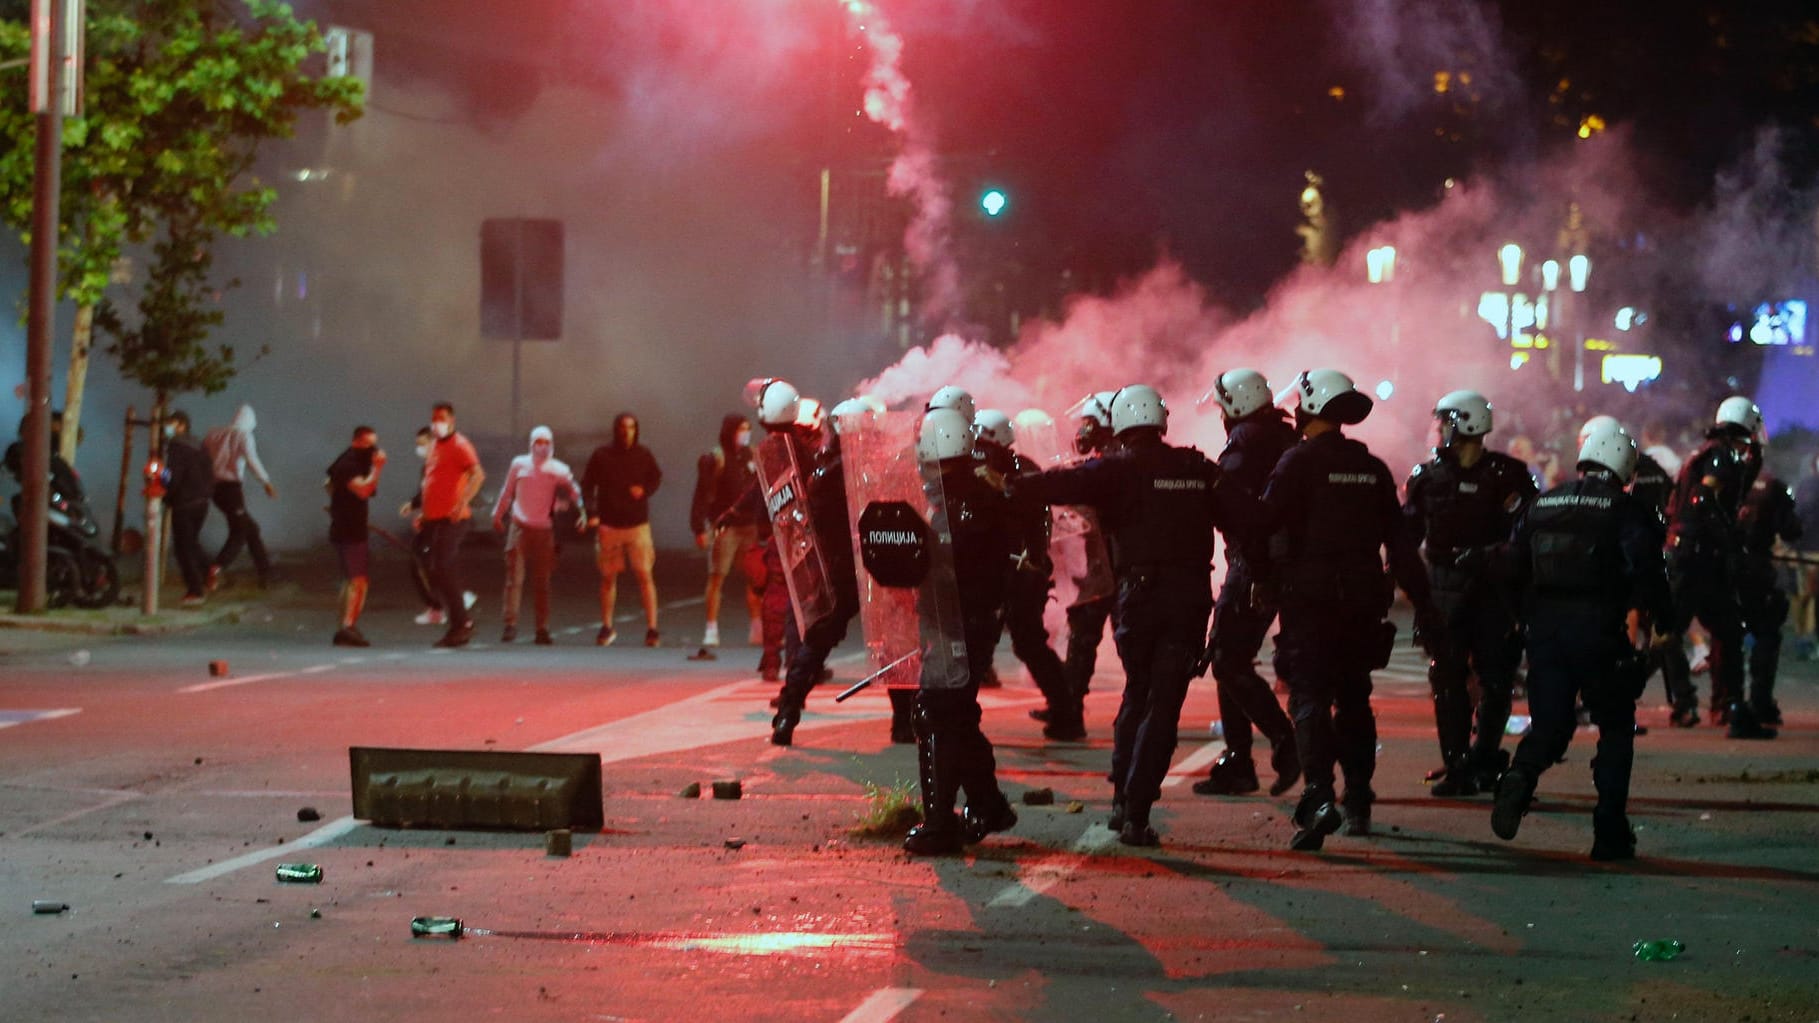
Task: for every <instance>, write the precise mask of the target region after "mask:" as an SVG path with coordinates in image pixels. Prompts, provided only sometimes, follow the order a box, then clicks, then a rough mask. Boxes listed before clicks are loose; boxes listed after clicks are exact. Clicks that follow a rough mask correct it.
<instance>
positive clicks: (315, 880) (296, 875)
mask: <svg viewBox="0 0 1819 1023" xmlns="http://www.w3.org/2000/svg"><path fill="white" fill-rule="evenodd" d="M278 880H280V881H284V882H287V883H289V884H321V883H322V868H321V867H319V866H317V865H316V864H314V863H280V864H278Z"/></svg>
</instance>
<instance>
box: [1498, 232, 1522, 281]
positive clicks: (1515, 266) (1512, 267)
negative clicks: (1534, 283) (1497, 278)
mask: <svg viewBox="0 0 1819 1023" xmlns="http://www.w3.org/2000/svg"><path fill="white" fill-rule="evenodd" d="M1497 262H1499V263H1501V264H1503V286H1504V287H1506V288H1513V287H1515V286H1516V282H1517V281H1520V280H1521V279H1522V246H1520V245H1517V244H1516V243H1515V242H1510V243H1509V244H1508V245H1505V246H1504V247H1503V248H1501V249H1498V250H1497Z"/></svg>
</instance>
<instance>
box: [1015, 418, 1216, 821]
mask: <svg viewBox="0 0 1819 1023" xmlns="http://www.w3.org/2000/svg"><path fill="white" fill-rule="evenodd" d="M1110 411H1111V417H1110V418H1111V428H1112V432H1113V434H1114V435H1115V436H1116V437H1117V438H1118V445H1119V450H1118V451H1116V452H1115V453H1113V454H1111V455H1107V456H1105V457H1102V458H1095V459H1092V460H1090V461H1088V462H1086V463H1085V464H1084V465H1080V466H1077V467H1074V468H1071V469H1056V470H1051V471H1049V472H1045V473H1043V474H1041V475H1039V476H1035V477H1031V478H1029V479H1027V480H1025V481H1024V482H1023V483H1022V484H1021V485H1020V486H1019V487H1018V488H1017V490H1016V494H1017V496H1018V498H1019V499H1021V500H1028V501H1032V502H1038V503H1042V504H1077V505H1089V506H1091V507H1092V508H1094V509H1096V510H1097V511H1098V512H1099V517H1100V522H1101V524H1102V525H1103V526H1104V529H1105V533H1106V537H1107V539H1108V541H1109V544H1110V548H1111V560H1112V568H1113V571H1114V572H1115V573H1116V575H1117V579H1118V598H1117V600H1118V603H1117V614H1116V619H1115V621H1116V624H1115V625H1114V631H1113V638H1114V639H1115V640H1116V641H1117V644H1118V657H1119V659H1120V660H1121V661H1123V663H1124V674H1125V681H1124V697H1123V700H1122V702H1121V703H1120V705H1119V707H1118V717H1117V719H1116V721H1115V722H1114V724H1113V726H1112V770H1111V776H1110V781H1111V783H1112V816H1111V821H1110V825H1111V827H1112V828H1113V829H1114V830H1116V831H1117V832H1118V841H1120V842H1122V843H1124V844H1125V845H1135V846H1151V845H1156V844H1158V842H1159V839H1158V837H1157V834H1156V831H1155V828H1154V827H1152V826H1151V823H1150V808H1151V807H1152V806H1153V805H1154V804H1155V802H1156V800H1157V799H1158V798H1160V797H1161V795H1162V779H1163V777H1164V776H1165V775H1166V774H1167V773H1168V765H1169V761H1170V759H1171V758H1172V757H1173V756H1174V753H1175V743H1176V740H1177V738H1178V732H1179V728H1180V723H1181V705H1182V702H1183V701H1184V700H1185V699H1186V698H1187V687H1188V683H1189V681H1190V680H1191V679H1192V677H1193V672H1194V666H1195V662H1196V661H1198V660H1199V656H1200V651H1201V649H1202V637H1203V636H1204V635H1205V633H1206V623H1207V616H1208V615H1209V614H1211V612H1212V605H1213V596H1212V579H1211V568H1212V558H1213V529H1214V527H1215V526H1220V527H1225V526H1229V525H1230V524H1231V521H1232V516H1233V514H1234V513H1233V512H1231V511H1230V510H1229V508H1228V507H1227V504H1226V499H1225V497H1224V493H1225V489H1224V488H1222V487H1221V486H1220V473H1219V467H1218V466H1216V465H1214V464H1213V462H1212V461H1211V460H1209V459H1208V458H1207V457H1206V456H1205V455H1203V454H1201V453H1200V451H1199V450H1198V449H1195V448H1178V447H1175V446H1173V445H1171V444H1169V443H1167V442H1166V441H1164V440H1163V439H1162V434H1163V431H1164V430H1165V429H1167V426H1168V408H1167V406H1166V405H1164V404H1163V402H1162V396H1161V395H1160V394H1158V393H1156V390H1155V389H1154V388H1152V387H1149V386H1146V385H1143V384H1133V385H1131V386H1129V387H1126V388H1124V389H1122V390H1120V391H1118V392H1117V393H1116V394H1114V395H1113V396H1112V400H1111V410H1110Z"/></svg>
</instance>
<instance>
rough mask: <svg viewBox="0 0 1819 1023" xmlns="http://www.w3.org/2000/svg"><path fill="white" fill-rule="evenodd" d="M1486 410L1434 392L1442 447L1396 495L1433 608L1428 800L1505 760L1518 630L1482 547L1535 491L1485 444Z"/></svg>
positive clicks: (1497, 768)
mask: <svg viewBox="0 0 1819 1023" xmlns="http://www.w3.org/2000/svg"><path fill="white" fill-rule="evenodd" d="M1492 415H1493V414H1492V410H1491V403H1490V402H1489V401H1488V400H1487V399H1486V398H1485V397H1484V395H1482V394H1479V393H1478V392H1477V391H1453V392H1451V393H1449V394H1446V395H1444V396H1443V397H1441V399H1440V400H1439V401H1438V402H1436V403H1435V405H1434V418H1435V420H1436V421H1437V422H1438V425H1439V441H1440V445H1439V447H1437V448H1435V450H1434V456H1433V457H1432V458H1431V459H1429V460H1428V461H1426V462H1423V463H1422V464H1420V465H1417V466H1415V470H1414V472H1412V473H1410V474H1409V478H1408V484H1407V485H1406V487H1405V488H1404V491H1403V493H1404V497H1403V503H1402V515H1403V521H1404V522H1405V524H1406V525H1407V528H1408V529H1409V531H1410V536H1411V539H1412V540H1413V541H1414V542H1416V543H1421V542H1422V541H1425V542H1426V545H1425V548H1424V551H1425V553H1426V556H1427V566H1428V581H1429V584H1430V586H1431V587H1432V590H1433V594H1434V604H1435V607H1436V608H1437V610H1438V611H1439V619H1438V622H1437V625H1438V627H1437V628H1436V630H1435V632H1434V634H1432V635H1423V636H1422V637H1421V641H1422V643H1423V645H1425V646H1426V648H1427V651H1428V658H1429V660H1428V666H1427V680H1428V686H1429V687H1430V688H1431V689H1432V690H1433V695H1434V725H1435V728H1436V730H1437V731H1438V732H1439V737H1440V760H1441V764H1442V767H1443V772H1444V773H1443V774H1442V775H1441V776H1440V777H1439V778H1438V779H1436V780H1435V782H1434V786H1433V789H1432V790H1431V791H1432V792H1433V794H1434V795H1436V796H1470V795H1476V794H1477V793H1478V792H1480V791H1485V790H1488V789H1490V788H1491V786H1493V785H1494V784H1496V781H1497V776H1498V775H1500V774H1502V773H1503V767H1504V764H1505V763H1506V761H1507V758H1506V757H1505V756H1504V754H1503V751H1502V750H1501V749H1500V746H1501V744H1502V741H1503V726H1504V725H1506V724H1508V723H1509V716H1510V693H1511V690H1512V688H1513V687H1514V685H1515V681H1516V668H1517V665H1518V664H1519V663H1520V661H1521V651H1520V649H1519V647H1518V644H1519V643H1520V641H1521V636H1520V633H1519V632H1518V623H1517V621H1516V612H1515V608H1514V606H1513V604H1512V602H1511V599H1510V597H1509V595H1508V594H1506V593H1504V592H1503V589H1502V585H1501V583H1500V582H1499V581H1498V580H1496V579H1494V578H1492V577H1491V573H1490V572H1489V571H1488V569H1487V567H1486V565H1485V563H1484V552H1485V551H1487V550H1488V549H1490V548H1492V547H1495V546H1496V545H1498V544H1502V543H1505V542H1507V541H1508V540H1509V536H1510V530H1511V529H1512V528H1513V527H1514V526H1515V524H1516V520H1517V519H1518V518H1519V517H1520V516H1521V514H1522V512H1523V510H1524V509H1526V508H1527V506H1528V502H1529V501H1530V500H1532V499H1533V498H1534V496H1535V481H1534V479H1533V477H1531V476H1529V474H1528V467H1527V466H1525V465H1523V464H1522V463H1521V462H1520V461H1518V460H1516V459H1514V458H1511V457H1510V456H1509V455H1506V454H1503V453H1502V452H1498V451H1487V450H1486V449H1485V438H1486V437H1487V436H1489V435H1490V432H1491V429H1492V425H1493V419H1492ZM1474 672H1475V673H1476V674H1477V676H1478V690H1479V694H1480V695H1479V698H1478V707H1477V728H1476V733H1477V737H1476V739H1475V740H1474V738H1473V732H1474V729H1473V727H1472V696H1471V691H1470V690H1469V689H1468V688H1467V682H1468V681H1469V679H1470V677H1471V675H1472V674H1473V673H1474Z"/></svg>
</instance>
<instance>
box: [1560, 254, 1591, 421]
mask: <svg viewBox="0 0 1819 1023" xmlns="http://www.w3.org/2000/svg"><path fill="white" fill-rule="evenodd" d="M1566 275H1567V286H1568V287H1569V288H1571V289H1572V291H1573V390H1575V391H1583V390H1585V310H1584V309H1582V308H1581V306H1582V305H1583V304H1584V301H1583V299H1581V298H1580V296H1582V295H1584V294H1585V285H1586V283H1587V282H1588V281H1590V280H1591V277H1592V261H1591V259H1590V258H1589V257H1587V256H1586V254H1585V253H1583V252H1581V253H1579V254H1578V255H1576V256H1574V257H1573V258H1571V259H1569V260H1567V261H1566Z"/></svg>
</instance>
